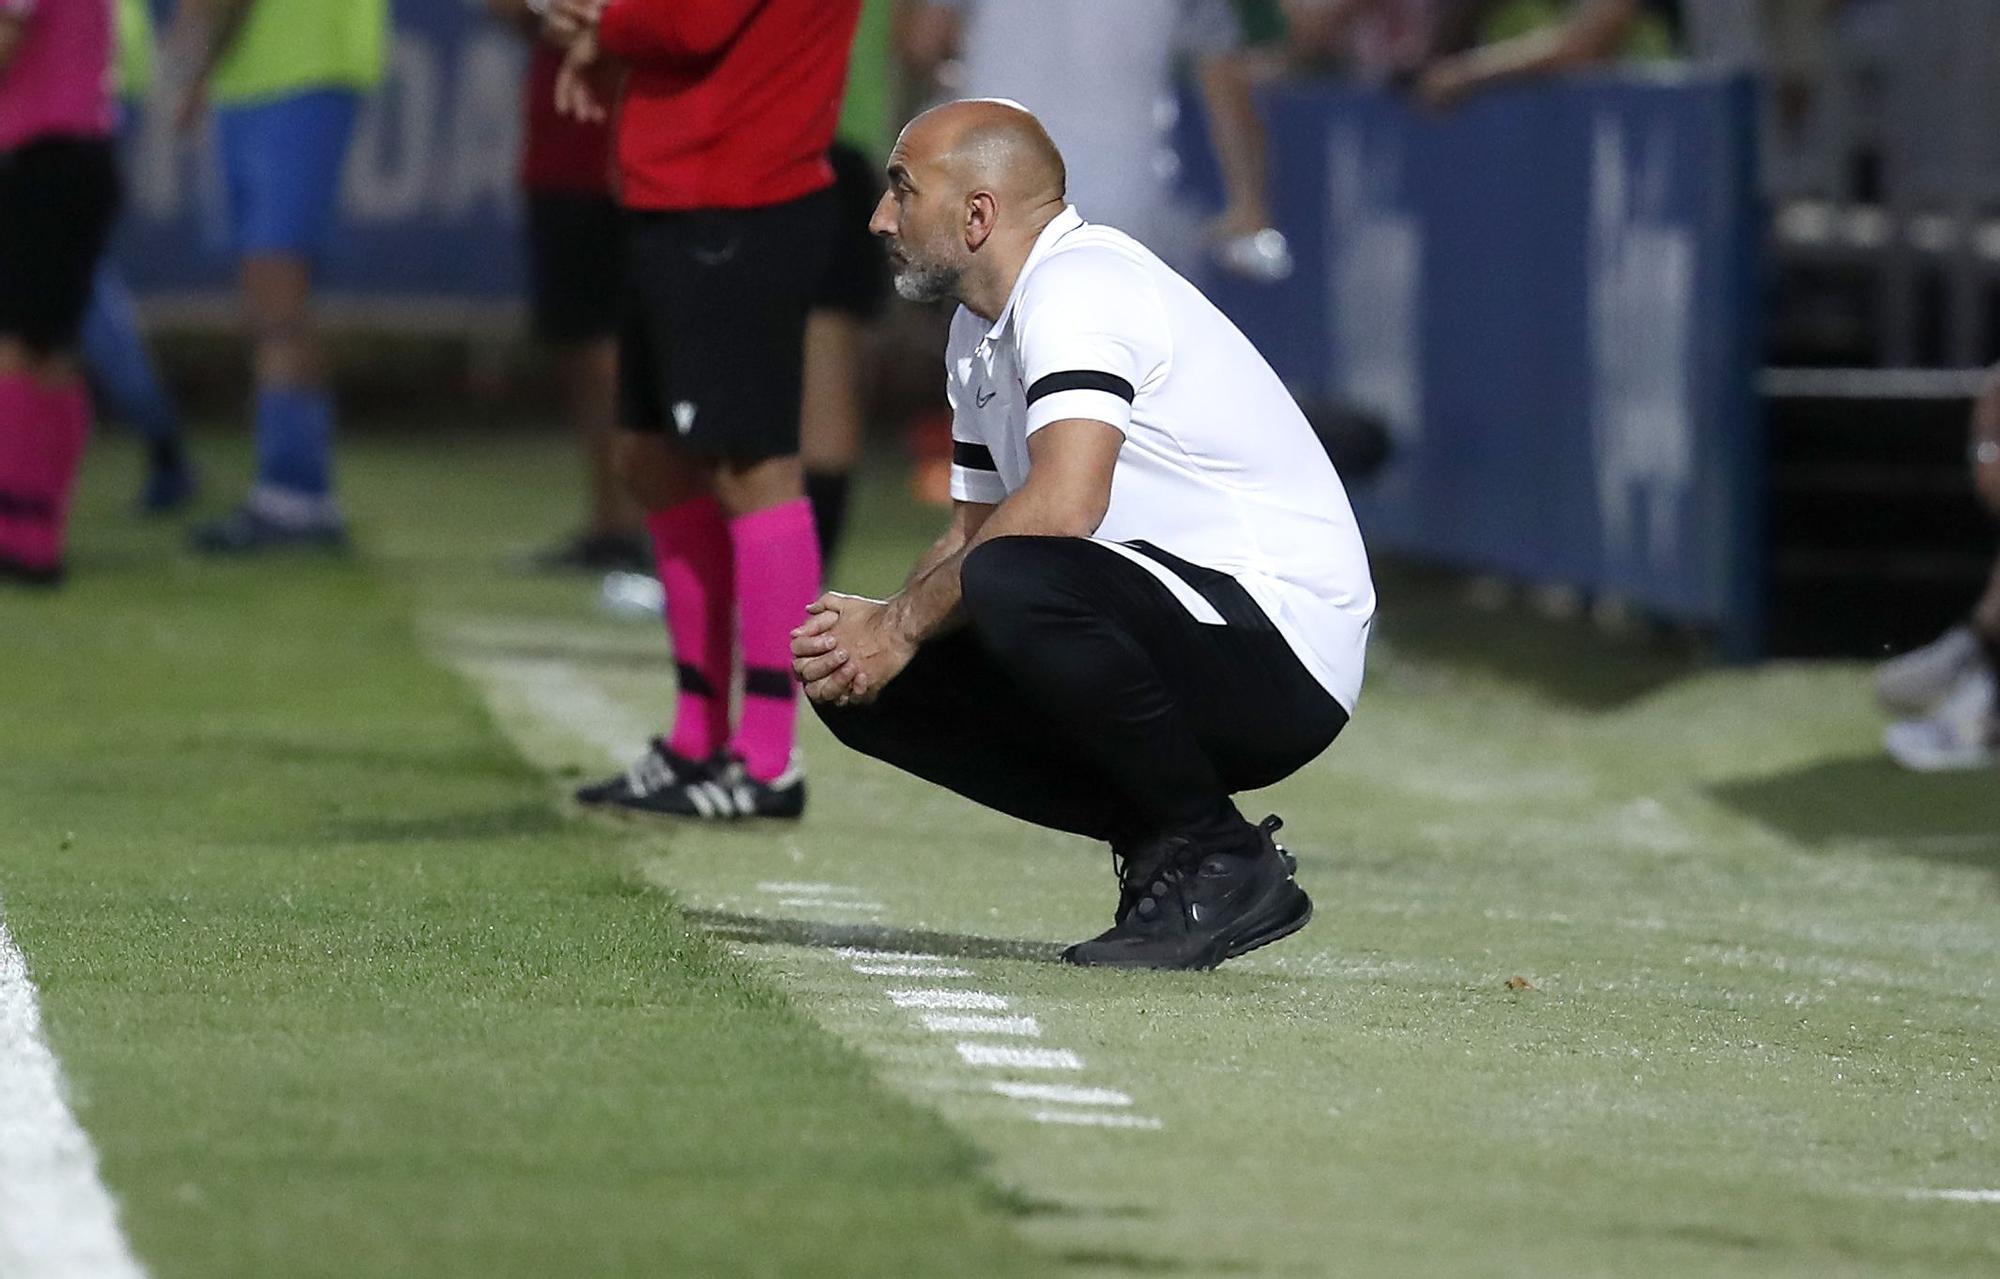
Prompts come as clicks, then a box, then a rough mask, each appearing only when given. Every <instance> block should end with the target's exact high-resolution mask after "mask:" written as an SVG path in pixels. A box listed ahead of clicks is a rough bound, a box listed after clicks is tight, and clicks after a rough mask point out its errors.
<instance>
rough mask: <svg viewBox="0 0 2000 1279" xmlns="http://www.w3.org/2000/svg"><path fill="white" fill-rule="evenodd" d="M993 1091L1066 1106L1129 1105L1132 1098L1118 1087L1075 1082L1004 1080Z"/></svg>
mask: <svg viewBox="0 0 2000 1279" xmlns="http://www.w3.org/2000/svg"><path fill="white" fill-rule="evenodd" d="M993 1091H994V1092H997V1093H999V1094H1000V1095H1001V1096H1002V1097H1012V1098H1014V1099H1015V1100H1016V1101H1052V1102H1055V1103H1057V1104H1059V1105H1064V1106H1129V1105H1131V1104H1132V1099H1131V1098H1130V1097H1128V1096H1126V1095H1125V1094H1124V1093H1122V1092H1119V1091H1118V1090H1117V1089H1116V1088H1078V1087H1077V1086H1076V1085H1075V1084H1017V1083H1012V1082H1009V1081H1007V1080H1002V1081H1000V1082H999V1083H996V1084H994V1085H993Z"/></svg>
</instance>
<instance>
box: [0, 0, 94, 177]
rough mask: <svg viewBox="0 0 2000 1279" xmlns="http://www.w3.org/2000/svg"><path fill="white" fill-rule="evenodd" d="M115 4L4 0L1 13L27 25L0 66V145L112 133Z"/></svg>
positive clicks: (0, 1) (81, 0)
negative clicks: (11, 55) (0, 67)
mask: <svg viewBox="0 0 2000 1279" xmlns="http://www.w3.org/2000/svg"><path fill="white" fill-rule="evenodd" d="M115 3H116V0H0V16H5V17H8V18H14V19H18V20H20V21H22V22H23V23H24V24H25V25H24V26H23V28H22V32H21V43H20V46H19V47H18V48H17V49H16V50H15V53H14V58H13V61H12V62H10V63H9V64H8V65H7V68H6V70H4V71H0V151H11V150H13V149H14V148H15V147H18V146H20V145H21V144H22V143H24V142H28V141H31V140H33V139H35V138H41V137H70V138H108V137H110V136H111V134H112V131H113V129H114V128H115V126H116V117H115V115H114V114H113V110H114V99H113V84H112V61H111V57H112V30H113V23H114V17H113V13H112V6H113V4H115Z"/></svg>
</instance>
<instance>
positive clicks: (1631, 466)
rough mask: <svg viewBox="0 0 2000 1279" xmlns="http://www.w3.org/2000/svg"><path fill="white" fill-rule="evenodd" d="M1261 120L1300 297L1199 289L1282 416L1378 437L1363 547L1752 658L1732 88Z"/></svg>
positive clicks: (1744, 199) (1323, 111) (1756, 551)
mask: <svg viewBox="0 0 2000 1279" xmlns="http://www.w3.org/2000/svg"><path fill="white" fill-rule="evenodd" d="M1266 105H1267V108H1268V111H1267V118H1268V120H1269V123H1270V127H1271V130H1272V146H1271V152H1272V154H1273V155H1274V156H1275V157H1276V165H1277V172H1276V174H1275V192H1274V196H1275V216H1276V220H1277V222H1278V224H1279V225H1280V226H1281V227H1282V228H1283V229H1284V230H1285V231H1286V232H1287V234H1288V235H1289V236H1290V237H1291V240H1292V246H1293V251H1294V254H1295V256H1296V259H1297V263H1298V270H1297V273H1296V274H1295V275H1294V276H1293V277H1292V278H1291V279H1290V280H1288V281H1286V282H1284V283H1282V284H1278V285H1256V284H1250V283H1246V282H1242V281H1235V280H1230V279H1228V278H1226V277H1223V276H1221V275H1220V274H1219V273H1218V274H1217V276H1216V277H1215V278H1213V279H1210V280H1207V281H1205V284H1206V285H1207V286H1208V287H1209V289H1210V292H1211V293H1212V295H1213V296H1215V297H1216V298H1217V299H1218V300H1219V301H1220V302H1221V303H1222V304H1223V305H1224V306H1225V308H1226V309H1228V310H1229V311H1230V313H1231V314H1232V316H1234V318H1236V320H1237V321H1238V323H1239V324H1241V325H1242V327H1243V328H1244V329H1245V331H1246V332H1248V333H1249V334H1250V336H1251V337H1252V338H1253V339H1254V340H1255V341H1256V342H1257V344H1258V345H1259V347H1260V348H1261V349H1262V350H1263V351H1264V352H1265V354H1266V355H1267V356H1268V357H1269V358H1270V359H1271V360H1272V362H1273V364H1274V365H1276V366H1277V368H1278V370H1279V372H1280V373H1281V374H1283V375H1284V376H1285V378H1286V379H1287V380H1288V381H1289V382H1291V383H1292V384H1293V385H1294V387H1295V388H1297V389H1298V390H1299V391H1300V392H1301V393H1303V394H1306V395H1311V396H1317V397H1323V398H1327V399H1332V400H1336V401H1340V402H1345V403H1349V404H1353V405H1356V406H1359V407H1362V408H1365V409H1368V410H1370V411H1372V412H1374V413H1376V414H1378V415H1379V416H1380V417H1381V418H1382V419H1383V420H1384V421H1385V422H1386V423H1387V424H1388V426H1389V428H1390V430H1391V432H1392V434H1393V435H1394V437H1395V440H1396V445H1397V454H1396V458H1395V460H1394V461H1393V462H1392V463H1391V465H1390V466H1389V468H1388V469H1387V470H1386V471H1385V472H1384V473H1383V474H1382V475H1381V476H1380V477H1379V478H1378V479H1377V480H1375V481H1373V482H1371V483H1370V484H1369V485H1368V486H1366V488H1365V489H1363V490H1362V491H1360V492H1358V493H1357V494H1356V509H1357V512H1358V513H1359V515H1360V517H1361V519H1362V521H1363V524H1364V530H1365V532H1366V533H1367V535H1368V538H1369V541H1370V544H1371V545H1373V546H1375V547H1377V548H1379V549H1388V550H1395V551H1401V552H1406V553H1411V554H1416V555H1421V556H1423V557H1426V558H1429V559H1433V560H1437V561H1441V562H1446V563H1450V564H1455V565H1462V566H1466V567H1473V568H1480V569H1488V570H1493V571H1497V572H1502V573H1506V574H1509V575H1511V576H1514V577H1517V578H1521V579H1525V580H1528V581H1533V582H1545V583H1565V584H1572V585H1576V586H1580V587H1583V588H1586V589H1589V590H1593V591H1598V592H1605V593H1613V594H1617V595H1619V596H1622V597H1624V598H1627V599H1629V600H1631V601H1633V602H1635V603H1637V604H1639V605H1642V606H1643V607H1645V608H1647V609H1649V610H1650V611H1652V612H1654V613H1657V614H1659V615H1662V616H1666V617H1671V618H1676V619H1682V620H1686V621H1689V622H1694V623H1698V624H1704V625H1707V626H1711V627H1713V628H1715V629H1716V630H1717V631H1718V632H1719V633H1720V634H1721V635H1722V637H1723V639H1724V642H1725V647H1726V649H1727V650H1728V651H1729V652H1730V653H1731V654H1733V655H1735V656H1739V657H1749V656H1752V655H1754V652H1755V649H1756V646H1757V639H1758V633H1759V627H1760V620H1759V615H1758V613H1759V610H1758V602H1759V598H1760V595H1761V581H1762V562H1761V553H1762V543H1763V536H1762V529H1761V527H1760V521H1761V501H1760V494H1761V458H1762V443H1761V430H1760V416H1759V411H1758V405H1757V399H1756V392H1755V372H1756V368H1757V366H1758V363H1759V357H1760V354H1761V351H1760V345H1759V331H1758V322H1757V317H1758V314H1759V309H1760V308H1759V276H1758V267H1757V252H1756V249H1757V244H1758V240H1759V235H1760V228H1761V226H1762V219H1761V218H1760V216H1759V209H1758V197H1757V191H1756V186H1755V183H1754V173H1755V167H1754V160H1755V157H1754V150H1753V147H1754V142H1753V139H1754V134H1755V129H1754V123H1753V121H1754V114H1753V113H1754V98H1753V89H1752V86H1751V85H1750V84H1749V83H1748V82H1747V81H1743V80H1737V79H1699V78H1696V79H1689V80H1686V81H1684V82H1680V81H1677V82H1673V83H1667V82H1659V83H1653V82H1641V83H1633V82H1629V81H1610V80H1607V81H1603V82H1580V83H1572V84H1565V85H1551V86H1543V87H1538V88H1531V89H1522V90H1517V91H1512V92H1507V93H1499V94H1494V95H1492V96H1491V97H1489V98H1485V99H1481V100H1477V101H1475V102H1473V103H1471V104H1470V105H1468V106H1467V107H1465V108H1464V109H1462V110H1460V111H1458V112H1455V113H1453V114H1451V115H1449V116H1439V115H1434V114H1427V113H1421V112H1418V111H1416V110H1413V109H1412V108H1411V107H1409V106H1408V105H1406V104H1405V103H1404V102H1402V101H1401V100H1400V99H1398V98H1397V97H1395V96H1393V95H1391V94H1389V93H1386V92H1380V93H1377V92H1365V91H1359V90H1344V89H1334V88H1326V87H1297V88H1292V87H1287V88H1281V89H1278V90H1275V91H1274V92H1272V93H1271V94H1270V95H1269V96H1268V97H1267V99H1266ZM1203 168H1204V166H1203V165H1202V164H1201V163H1199V162H1197V163H1194V164H1191V165H1190V171H1191V172H1192V173H1196V174H1199V173H1201V172H1202V171H1203Z"/></svg>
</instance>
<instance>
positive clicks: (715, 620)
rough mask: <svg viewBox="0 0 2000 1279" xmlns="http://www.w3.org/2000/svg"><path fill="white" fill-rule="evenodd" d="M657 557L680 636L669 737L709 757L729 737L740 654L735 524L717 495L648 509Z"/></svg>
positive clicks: (672, 632)
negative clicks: (734, 637)
mask: <svg viewBox="0 0 2000 1279" xmlns="http://www.w3.org/2000/svg"><path fill="white" fill-rule="evenodd" d="M646 531H647V532H648V533H650V534H652V537H653V559H654V562H655V563H656V564H657V565H658V566H659V573H660V588H661V589H662V590H663V591H664V592H665V593H666V597H667V637H668V638H669V639H670V640H672V641H673V646H674V669H675V673H676V683H677V684H678V686H679V692H678V694H677V696H676V698H675V701H674V731H673V736H672V738H671V739H670V740H669V741H668V743H667V745H668V746H669V747H670V748H671V749H672V750H673V751H674V752H675V753H677V754H680V755H685V756H687V757H688V758H690V759H706V758H708V757H709V756H710V755H713V754H714V753H715V752H716V750H717V749H719V748H720V747H721V746H722V744H723V743H724V742H725V741H727V740H728V738H729V684H730V675H731V674H732V670H733V665H734V664H733V661H732V658H733V656H734V654H733V652H732V650H731V646H730V639H731V634H730V623H731V621H732V620H733V618H734V614H735V610H734V609H733V608H732V607H731V603H732V601H731V598H730V597H731V592H732V590H733V588H734V585H735V583H734V580H733V579H732V578H731V576H730V565H729V525H728V523H727V522H726V521H725V520H724V518H723V515H722V507H721V506H720V505H718V504H717V503H716V500H715V499H714V498H712V497H699V498H696V499H695V500H694V501H692V502H683V503H681V504H680V505H679V506H676V507H672V508H670V509H668V510H664V511H652V512H649V513H648V514H647V516H646Z"/></svg>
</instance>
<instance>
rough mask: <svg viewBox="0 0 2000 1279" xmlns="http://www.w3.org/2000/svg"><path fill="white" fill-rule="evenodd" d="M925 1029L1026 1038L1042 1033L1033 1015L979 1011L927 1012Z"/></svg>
mask: <svg viewBox="0 0 2000 1279" xmlns="http://www.w3.org/2000/svg"><path fill="white" fill-rule="evenodd" d="M924 1029H925V1030H935V1031H936V1032H938V1033H939V1034H940V1035H1020V1036H1022V1037H1023V1038H1026V1039H1035V1038H1038V1037H1040V1035H1041V1033H1042V1028H1041V1026H1040V1025H1039V1024H1038V1023H1037V1022H1036V1021H1035V1019H1034V1018H1033V1017H981V1016H979V1015H978V1014H977V1013H925V1014H924Z"/></svg>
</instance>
